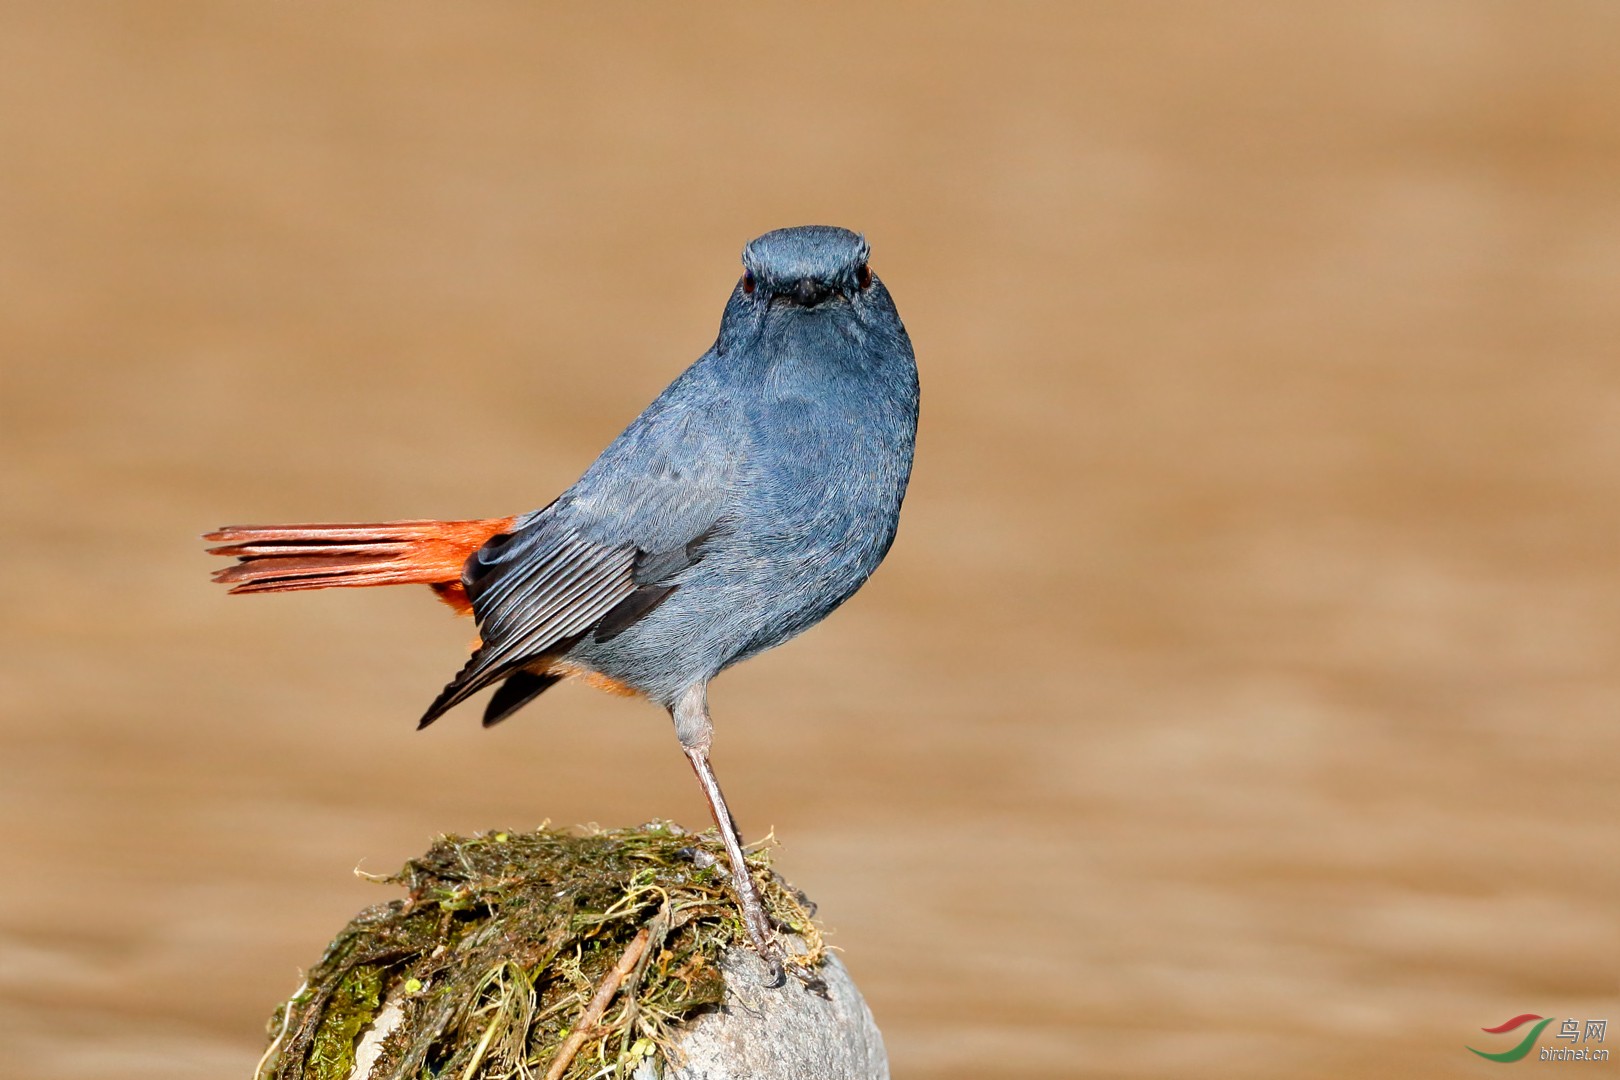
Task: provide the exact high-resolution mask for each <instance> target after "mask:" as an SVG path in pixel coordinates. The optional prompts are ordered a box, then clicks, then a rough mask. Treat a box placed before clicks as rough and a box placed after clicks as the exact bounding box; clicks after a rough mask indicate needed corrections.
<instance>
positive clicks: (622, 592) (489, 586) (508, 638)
mask: <svg viewBox="0 0 1620 1080" xmlns="http://www.w3.org/2000/svg"><path fill="white" fill-rule="evenodd" d="M635 560H636V549H635V548H634V547H631V546H619V547H610V546H607V545H603V544H596V543H592V542H591V541H589V540H584V539H581V538H580V537H579V536H578V535H576V534H574V533H572V532H571V531H565V530H561V529H559V528H557V527H556V526H555V524H554V523H553V522H548V521H545V520H542V521H539V522H536V523H535V524H534V526H532V527H531V530H529V531H527V535H525V532H524V531H520V532H518V533H516V534H513V535H512V536H511V538H510V539H506V540H504V541H503V542H502V543H500V544H499V545H496V547H495V549H494V550H493V551H491V552H488V553H486V552H485V551H483V550H480V551H479V552H478V553H477V554H475V555H474V556H473V557H472V558H471V559H469V560H468V563H467V569H466V571H465V572H464V573H463V575H462V580H463V584H464V585H465V586H466V589H467V595H468V597H469V598H470V599H471V600H472V604H473V612H474V614H475V615H476V616H477V618H478V628H479V633H480V636H481V638H482V641H483V643H482V644H481V645H480V646H479V648H478V651H477V652H475V653H473V655H472V658H471V659H469V660H468V661H467V665H466V666H465V667H463V668H462V669H461V671H460V673H458V674H457V675H456V677H455V678H454V679H452V680H450V683H449V685H448V686H446V687H445V688H444V690H443V692H441V693H440V694H439V696H438V697H437V698H436V699H434V702H433V704H432V705H430V706H428V710H427V712H426V713H424V714H423V716H422V720H421V723H420V724H419V725H418V726H420V727H426V726H427V725H428V724H431V723H432V722H433V721H435V720H437V719H438V718H439V717H440V716H441V715H443V714H444V713H445V712H446V711H447V710H449V709H451V708H453V707H455V706H456V705H458V704H460V703H461V702H462V701H465V700H466V699H467V698H469V697H471V696H472V695H473V694H476V693H477V692H478V691H479V690H482V689H483V688H484V687H486V686H488V685H490V684H491V683H493V682H496V681H497V680H499V679H501V678H503V677H505V676H507V675H509V674H510V673H512V672H513V671H515V670H517V669H518V668H520V667H522V666H523V665H524V664H526V663H528V662H529V661H531V660H533V659H535V658H536V657H539V656H544V655H546V654H547V653H558V652H562V651H564V650H565V649H566V648H567V647H568V646H569V645H572V644H573V642H574V641H577V640H578V639H579V637H580V636H581V635H583V634H584V633H586V632H588V631H589V630H590V629H591V627H592V626H594V625H595V624H596V622H597V621H598V620H599V619H601V618H602V616H604V615H606V614H607V613H608V612H609V611H611V610H612V609H613V608H614V607H615V606H616V605H617V604H619V603H620V602H621V601H623V600H624V599H625V598H626V597H628V596H629V595H630V594H631V593H632V592H634V591H635V588H636V583H635V578H634V576H633V570H634V567H635ZM530 696H532V695H530ZM525 700H527V699H525ZM514 707H515V706H514Z"/></svg>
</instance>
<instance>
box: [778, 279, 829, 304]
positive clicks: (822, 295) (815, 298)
mask: <svg viewBox="0 0 1620 1080" xmlns="http://www.w3.org/2000/svg"><path fill="white" fill-rule="evenodd" d="M832 294H833V290H832V287H831V286H829V285H825V284H823V283H822V282H819V281H817V280H816V279H815V278H800V279H799V280H798V281H797V282H795V283H794V285H793V291H792V292H790V293H788V299H790V300H792V301H793V302H794V303H795V304H797V305H799V306H800V307H804V308H813V307H815V306H816V305H817V304H819V303H821V302H822V301H823V300H825V299H827V297H829V296H831V295H832Z"/></svg>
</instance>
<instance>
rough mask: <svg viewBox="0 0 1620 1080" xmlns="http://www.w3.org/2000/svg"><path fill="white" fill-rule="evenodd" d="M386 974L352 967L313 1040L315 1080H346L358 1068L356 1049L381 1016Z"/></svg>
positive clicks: (311, 1068) (310, 1065) (311, 1057)
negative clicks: (379, 1013) (383, 976)
mask: <svg viewBox="0 0 1620 1080" xmlns="http://www.w3.org/2000/svg"><path fill="white" fill-rule="evenodd" d="M381 992H382V971H381V970H380V969H378V968H375V967H356V968H350V969H349V971H348V972H347V973H345V974H344V976H343V979H342V981H341V982H339V983H338V987H337V990H335V991H334V992H333V994H332V997H331V1000H330V1001H329V1002H328V1004H327V1007H326V1009H325V1010H324V1011H323V1012H322V1014H321V1021H320V1025H319V1026H318V1027H316V1029H315V1037H314V1039H312V1040H311V1041H310V1048H309V1061H308V1070H307V1072H308V1075H310V1076H311V1077H314V1078H315V1080H344V1078H345V1077H347V1076H348V1075H349V1073H350V1072H351V1071H353V1069H354V1046H355V1042H356V1041H357V1040H358V1039H359V1037H360V1032H361V1031H363V1030H365V1028H366V1025H368V1024H370V1023H371V1021H372V1020H373V1019H375V1018H376V1015H377V1006H378V1001H377V999H378V996H379V995H380V994H381Z"/></svg>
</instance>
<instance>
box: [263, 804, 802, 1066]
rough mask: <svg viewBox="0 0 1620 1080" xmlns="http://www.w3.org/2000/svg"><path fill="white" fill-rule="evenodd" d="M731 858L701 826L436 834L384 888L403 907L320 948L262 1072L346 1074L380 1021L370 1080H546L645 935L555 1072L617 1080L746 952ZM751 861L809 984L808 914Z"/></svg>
mask: <svg viewBox="0 0 1620 1080" xmlns="http://www.w3.org/2000/svg"><path fill="white" fill-rule="evenodd" d="M724 858H725V856H724V852H723V848H722V847H721V845H720V842H719V840H718V838H717V837H715V836H714V835H713V833H712V832H710V833H705V834H702V835H700V836H695V835H691V834H688V833H685V832H683V831H681V830H680V829H679V828H678V827H676V826H673V825H670V824H667V823H663V822H654V823H652V824H650V825H647V826H644V827H642V828H640V829H624V830H616V831H610V832H592V833H588V834H583V835H580V834H575V833H570V832H565V831H561V830H553V829H542V830H540V831H538V832H532V833H515V832H512V833H509V832H496V833H485V834H480V835H478V836H473V837H454V836H447V837H444V838H442V839H440V840H439V841H438V842H437V843H435V844H434V845H433V847H432V848H431V849H430V850H429V851H428V852H427V853H426V854H424V855H422V856H421V857H420V858H417V859H412V860H411V861H410V862H409V863H407V864H406V865H405V867H404V869H402V870H401V871H400V872H399V873H398V874H397V875H395V876H394V877H392V878H389V879H387V880H388V881H390V882H392V883H395V884H399V885H403V886H404V887H405V889H406V890H407V893H408V895H407V897H406V898H405V899H403V900H395V901H393V902H391V903H388V904H384V905H380V906H378V907H374V908H370V909H368V910H367V911H364V912H362V913H361V914H360V915H358V916H357V917H356V918H355V919H354V921H353V922H351V923H350V924H349V926H348V927H346V928H345V929H344V930H343V932H342V933H340V934H339V935H338V936H337V938H336V939H335V940H334V941H333V942H332V943H331V945H330V946H328V948H327V951H326V955H325V956H323V957H322V959H321V961H320V963H319V964H317V965H316V967H315V968H314V970H312V971H311V972H310V975H309V979H308V981H307V983H306V984H305V986H304V987H303V988H301V989H300V991H299V993H298V994H297V995H295V996H294V997H293V999H292V1000H290V1001H288V1002H287V1003H286V1004H285V1005H284V1006H283V1007H282V1010H281V1011H279V1012H278V1014H277V1016H276V1017H275V1018H273V1019H272V1023H271V1027H272V1033H273V1034H274V1035H275V1038H274V1039H273V1041H272V1047H271V1050H270V1052H268V1053H267V1054H266V1058H265V1064H264V1067H263V1070H261V1073H260V1075H261V1076H268V1077H274V1078H277V1080H334V1078H336V1080H343V1078H345V1077H347V1076H348V1075H349V1072H350V1071H352V1069H353V1067H354V1061H355V1047H356V1045H357V1043H358V1042H359V1041H360V1039H361V1036H362V1034H363V1033H364V1032H365V1030H366V1029H367V1028H368V1027H369V1026H371V1025H372V1023H373V1021H374V1020H379V1017H381V1018H382V1021H381V1022H382V1023H384V1024H389V1023H391V1024H392V1025H393V1026H392V1029H391V1033H390V1034H388V1036H387V1037H386V1038H384V1039H383V1040H382V1043H381V1048H380V1056H379V1057H378V1058H377V1063H376V1064H375V1065H374V1066H373V1067H372V1069H371V1075H373V1076H379V1077H381V1076H388V1077H401V1078H407V1077H408V1078H411V1080H417V1078H421V1077H439V1076H453V1077H456V1078H458V1080H477V1078H484V1080H506V1078H509V1077H529V1076H539V1075H541V1074H543V1073H544V1071H545V1069H546V1067H547V1066H548V1064H549V1063H550V1061H551V1058H552V1056H553V1055H554V1054H555V1052H556V1050H557V1048H558V1047H559V1045H560V1044H561V1043H562V1041H563V1040H564V1039H565V1038H567V1036H568V1033H569V1032H570V1031H571V1030H572V1028H573V1026H574V1025H575V1024H576V1023H577V1022H578V1020H579V1018H580V1015H581V1013H582V1012H583V1011H584V1009H585V1006H586V1003H587V1002H588V1001H589V1000H590V998H591V996H592V995H593V994H594V993H595V991H596V988H597V986H598V985H599V984H600V983H601V982H602V980H603V978H604V976H605V975H606V974H607V973H608V972H609V971H610V970H611V969H612V968H613V966H614V965H615V964H616V963H617V962H618V960H619V958H620V957H621V956H622V955H623V954H624V952H625V949H626V947H627V946H628V944H629V943H630V941H631V939H632V938H634V937H635V936H636V935H637V933H638V932H639V931H641V930H642V929H643V928H645V929H646V930H647V931H648V933H649V936H650V938H649V945H648V948H647V950H646V952H645V953H644V955H643V956H642V959H641V961H640V963H639V964H637V965H636V967H635V968H634V969H633V970H632V971H631V973H630V975H629V977H628V978H626V980H625V982H624V984H623V986H622V987H621V989H620V991H619V993H618V995H617V996H616V997H615V998H614V1000H613V1002H612V1004H611V1005H610V1006H609V1008H608V1010H607V1012H606V1013H605V1014H604V1016H603V1018H602V1021H601V1022H600V1024H598V1025H597V1027H596V1028H595V1029H594V1030H593V1031H592V1032H591V1033H590V1037H589V1039H588V1040H587V1042H586V1044H585V1047H584V1049H583V1050H581V1052H580V1054H579V1055H578V1056H577V1057H576V1058H575V1059H574V1061H573V1064H572V1065H571V1066H570V1068H569V1070H568V1072H567V1073H566V1074H565V1075H566V1076H568V1077H577V1078H583V1077H587V1076H592V1075H595V1074H598V1073H601V1072H602V1071H603V1069H604V1068H608V1067H610V1066H616V1067H617V1068H616V1070H614V1071H617V1072H619V1073H620V1074H621V1075H623V1074H625V1073H627V1072H628V1070H629V1069H630V1068H633V1067H634V1066H635V1064H636V1063H637V1062H638V1061H640V1060H641V1059H643V1058H645V1057H648V1056H653V1055H656V1054H662V1053H664V1052H665V1051H666V1050H667V1048H668V1046H669V1039H670V1032H671V1028H672V1026H673V1025H675V1024H677V1023H679V1022H680V1021H681V1020H683V1019H685V1018H687V1017H690V1016H691V1015H693V1014H694V1013H696V1012H697V1011H699V1010H702V1009H705V1008H710V1007H713V1006H714V1005H716V1004H718V1003H719V1002H720V1000H721V998H722V996H723V994H724V990H725V983H724V979H723V977H722V974H721V971H720V967H719V959H720V954H721V952H722V950H724V949H727V948H731V947H734V946H740V947H744V948H747V947H748V946H747V937H746V934H745V931H744V928H743V925H742V921H741V918H740V916H739V914H738V911H737V908H736V903H735V901H734V899H733V897H732V894H731V891H730V888H729V883H728V878H727V875H726V874H725V873H724V869H723V868H724V865H725V864H724V862H723V860H724ZM749 864H750V869H751V870H752V871H753V872H754V874H755V877H756V880H758V881H759V882H760V884H761V887H762V892H763V894H764V899H765V903H766V906H767V907H768V908H769V909H770V912H771V915H772V917H773V918H774V919H775V920H776V922H777V923H778V924H779V925H780V926H782V927H784V928H787V929H789V930H791V931H792V932H794V933H797V934H799V935H800V936H801V938H803V941H804V946H805V948H806V949H807V955H806V956H805V957H803V958H802V962H801V964H800V967H799V970H798V971H797V974H798V975H799V976H800V977H801V978H804V979H806V980H807V981H809V980H813V979H814V969H815V968H816V966H818V965H819V963H820V961H821V956H822V951H821V940H820V936H819V934H818V933H817V930H816V927H815V924H814V923H813V922H812V920H811V917H810V914H811V913H810V910H809V905H808V902H807V901H806V900H805V899H804V898H803V897H802V896H801V895H800V894H799V893H797V892H796V891H794V890H793V889H791V888H790V887H789V886H788V885H787V884H786V883H785V882H784V881H782V879H781V878H779V877H778V876H777V875H775V874H774V873H773V872H772V871H771V870H770V860H769V852H768V851H759V852H756V853H754V854H751V855H750V856H749ZM384 1014H388V1015H386V1016H385V1015H384Z"/></svg>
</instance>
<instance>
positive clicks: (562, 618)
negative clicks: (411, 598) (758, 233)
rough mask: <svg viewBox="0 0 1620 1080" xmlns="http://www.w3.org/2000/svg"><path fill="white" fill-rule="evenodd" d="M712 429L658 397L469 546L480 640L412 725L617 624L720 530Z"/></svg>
mask: <svg viewBox="0 0 1620 1080" xmlns="http://www.w3.org/2000/svg"><path fill="white" fill-rule="evenodd" d="M667 396H668V394H667V392H666V397H667ZM722 435H723V425H721V424H719V423H717V422H716V418H715V417H714V416H713V415H712V414H711V413H709V412H706V411H701V410H695V409H693V408H691V407H690V406H689V405H683V406H680V407H677V408H671V407H670V406H668V405H666V404H665V398H660V399H659V401H657V402H654V403H653V405H652V406H650V407H649V408H648V410H647V412H646V413H643V414H642V416H641V417H640V418H639V419H638V420H637V421H636V423H635V424H632V425H631V427H630V428H629V429H628V430H627V431H626V432H625V433H624V434H623V435H621V436H620V437H619V439H617V440H616V441H615V442H614V443H613V444H612V445H611V446H610V447H608V449H607V450H606V451H604V452H603V454H602V456H601V457H600V458H598V459H597V462H596V463H595V464H594V465H592V466H591V468H590V470H588V471H587V472H586V474H585V475H584V476H583V477H582V478H581V479H580V481H579V483H577V484H575V485H574V486H573V487H572V488H570V489H569V490H568V491H567V492H565V493H564V494H563V495H562V496H561V497H560V498H559V499H558V500H557V501H556V502H555V503H553V504H552V505H551V506H549V507H547V508H546V509H545V510H543V511H540V512H539V513H537V514H535V515H532V516H530V517H529V518H528V519H527V520H524V521H523V522H522V524H520V525H519V526H518V527H517V528H516V529H514V530H513V531H512V532H510V533H506V534H503V535H500V536H496V537H494V538H493V539H491V540H490V541H489V543H487V544H485V545H484V547H482V548H480V549H479V550H478V551H477V552H475V553H474V554H473V556H472V558H470V559H469V560H468V561H467V565H466V568H465V569H464V571H463V573H462V581H463V584H464V585H465V587H466V590H467V595H468V597H469V598H470V599H471V600H472V605H473V612H474V614H475V616H476V617H477V620H478V627H479V634H480V638H481V644H480V646H479V648H478V650H477V651H476V652H475V653H473V655H472V658H471V659H469V660H468V662H467V665H466V666H465V667H464V668H462V670H461V672H460V673H459V674H457V675H456V677H455V678H454V679H452V680H451V682H450V684H449V685H447V686H446V687H445V688H444V691H443V692H442V693H441V694H440V695H439V696H438V698H437V699H436V700H435V701H434V702H433V704H432V705H431V706H429V708H428V710H427V712H426V714H424V715H423V717H422V721H421V723H422V726H426V725H427V724H430V723H432V722H433V721H434V720H436V719H438V717H439V716H440V715H442V714H443V713H444V712H445V711H447V710H448V709H450V708H452V707H453V706H455V705H457V704H458V703H460V702H462V701H464V700H466V699H467V698H468V697H470V696H471V695H472V694H474V693H476V692H477V691H478V690H480V689H482V688H483V687H486V686H488V685H490V684H491V683H493V682H496V681H499V680H500V679H503V678H506V677H507V676H509V675H511V674H512V673H513V672H515V671H518V670H520V669H521V668H522V667H523V666H524V665H525V664H527V663H529V662H531V661H533V660H535V659H536V658H538V657H542V656H546V655H556V654H558V653H561V652H564V651H566V650H567V649H568V648H569V647H570V646H572V645H573V644H574V643H575V642H577V641H578V640H579V639H580V638H582V637H584V636H585V635H586V634H591V633H594V634H595V635H596V636H597V637H598V638H599V639H600V640H607V639H608V638H611V637H614V636H616V635H617V634H620V633H622V632H623V631H624V630H626V629H628V628H629V627H630V626H631V625H632V624H633V623H634V622H635V621H636V620H637V619H639V618H641V617H642V616H644V615H646V614H647V613H648V612H650V611H651V610H652V609H653V608H655V607H657V606H658V604H659V603H661V602H662V601H663V600H664V599H665V598H667V597H668V596H669V594H670V593H671V592H673V591H674V590H675V588H677V587H678V583H675V582H671V581H670V579H671V578H672V577H674V576H675V575H677V574H679V572H680V571H681V570H684V569H685V568H686V567H688V566H690V565H691V564H692V563H693V562H695V561H697V560H698V559H699V558H701V557H702V554H703V551H704V550H705V545H707V544H709V543H711V542H712V541H713V540H714V539H715V538H716V537H717V536H719V535H721V534H722V533H723V532H724V516H725V506H726V500H727V498H728V495H729V492H730V490H731V488H732V477H733V474H734V471H735V469H734V462H735V458H736V448H735V447H734V446H730V445H727V443H726V440H725V439H724V438H723V437H722ZM520 520H521V519H520ZM531 696H532V695H531ZM525 700H526V699H525ZM503 715H504V714H503ZM498 718H499V717H496V719H498Z"/></svg>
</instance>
